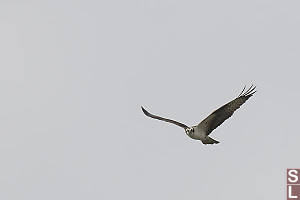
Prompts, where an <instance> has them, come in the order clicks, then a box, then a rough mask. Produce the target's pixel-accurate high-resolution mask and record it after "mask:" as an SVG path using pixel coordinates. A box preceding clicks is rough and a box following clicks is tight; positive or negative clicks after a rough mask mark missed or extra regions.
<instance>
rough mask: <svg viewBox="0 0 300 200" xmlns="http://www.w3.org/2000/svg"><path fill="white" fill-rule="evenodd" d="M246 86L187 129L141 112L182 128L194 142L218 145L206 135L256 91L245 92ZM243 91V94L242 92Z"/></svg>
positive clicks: (145, 112)
mask: <svg viewBox="0 0 300 200" xmlns="http://www.w3.org/2000/svg"><path fill="white" fill-rule="evenodd" d="M245 88H246V86H245V87H244V88H243V90H242V92H241V93H240V94H239V95H238V96H237V97H236V98H235V99H234V100H232V101H230V102H229V103H227V104H225V105H223V106H222V107H220V108H219V109H217V110H215V111H214V112H212V113H211V114H210V115H209V116H208V117H206V118H205V119H204V120H203V121H202V122H200V123H199V124H198V125H197V126H191V127H188V126H187V125H185V124H183V123H180V122H177V121H175V120H172V119H167V118H163V117H160V116H157V115H153V114H151V113H149V112H148V111H147V110H145V109H144V108H143V107H141V108H142V111H143V112H144V114H145V115H146V116H148V117H151V118H154V119H158V120H162V121H165V122H169V123H172V124H175V125H177V126H180V127H181V128H184V130H185V133H186V134H187V135H188V136H189V137H191V138H192V139H195V140H201V141H202V143H203V144H218V143H219V141H216V140H214V139H213V138H211V137H209V136H208V135H209V134H210V133H211V132H212V131H213V130H214V129H215V128H217V127H218V126H220V125H221V124H222V123H223V122H224V121H225V120H226V119H228V118H229V117H231V115H232V114H233V113H234V111H236V110H237V109H238V108H239V107H240V106H241V105H242V104H244V103H245V102H246V101H247V100H248V99H249V98H250V97H251V96H252V95H253V94H254V93H255V92H256V91H255V88H256V87H253V85H251V87H250V88H249V89H248V90H247V91H245ZM244 91H245V92H244Z"/></svg>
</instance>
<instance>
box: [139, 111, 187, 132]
mask: <svg viewBox="0 0 300 200" xmlns="http://www.w3.org/2000/svg"><path fill="white" fill-rule="evenodd" d="M142 111H143V113H144V114H145V115H146V116H148V117H151V118H154V119H158V120H162V121H165V122H169V123H172V124H175V125H177V126H180V127H181V128H184V129H186V128H188V126H187V125H185V124H182V123H180V122H177V121H175V120H172V119H167V118H163V117H160V116H157V115H153V114H151V113H149V112H148V111H147V110H145V108H143V107H142Z"/></svg>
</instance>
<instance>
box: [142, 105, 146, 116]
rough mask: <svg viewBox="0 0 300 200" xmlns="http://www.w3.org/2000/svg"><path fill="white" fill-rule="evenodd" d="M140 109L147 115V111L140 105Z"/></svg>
mask: <svg viewBox="0 0 300 200" xmlns="http://www.w3.org/2000/svg"><path fill="white" fill-rule="evenodd" d="M141 109H142V111H143V113H144V114H145V115H148V111H147V110H146V109H145V108H144V107H143V106H141Z"/></svg>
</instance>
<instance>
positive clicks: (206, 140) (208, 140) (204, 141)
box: [202, 136, 220, 144]
mask: <svg viewBox="0 0 300 200" xmlns="http://www.w3.org/2000/svg"><path fill="white" fill-rule="evenodd" d="M202 143H203V144H218V143H220V142H219V141H217V140H214V139H212V138H211V137H208V136H207V137H206V139H204V140H202Z"/></svg>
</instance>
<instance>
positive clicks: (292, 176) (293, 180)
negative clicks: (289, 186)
mask: <svg viewBox="0 0 300 200" xmlns="http://www.w3.org/2000/svg"><path fill="white" fill-rule="evenodd" d="M297 174H298V171H297V170H295V169H291V170H289V172H288V175H289V178H288V180H289V182H291V183H296V182H297V181H298V175H297Z"/></svg>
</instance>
